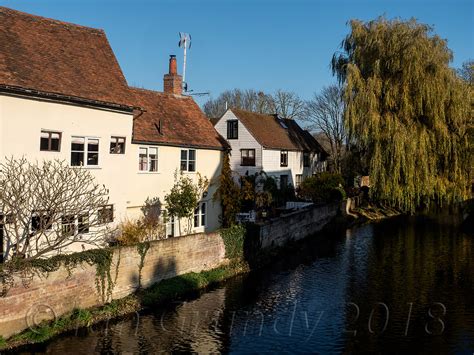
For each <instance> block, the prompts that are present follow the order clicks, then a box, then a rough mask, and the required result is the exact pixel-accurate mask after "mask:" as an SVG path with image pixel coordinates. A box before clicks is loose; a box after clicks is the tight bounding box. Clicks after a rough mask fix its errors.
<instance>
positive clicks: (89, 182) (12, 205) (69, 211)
mask: <svg viewBox="0 0 474 355" xmlns="http://www.w3.org/2000/svg"><path fill="white" fill-rule="evenodd" d="M108 202H109V198H108V190H107V189H106V188H105V186H103V185H99V184H97V182H96V181H95V179H94V177H93V176H92V174H91V173H90V172H89V171H88V170H87V169H84V168H82V167H74V168H73V167H70V166H69V165H68V164H67V163H66V162H64V161H58V160H53V161H44V162H42V163H38V162H34V163H32V162H29V161H28V160H26V159H25V158H21V159H19V160H15V159H13V158H9V159H6V161H5V162H3V163H1V164H0V213H1V214H2V215H3V216H4V238H5V240H6V248H5V249H6V254H5V257H6V258H11V257H21V258H30V259H34V258H40V257H44V256H47V254H54V253H60V252H61V251H64V249H65V248H67V247H69V246H71V245H72V244H74V243H81V244H85V245H93V246H101V245H104V244H105V237H106V236H108V235H109V234H110V233H112V229H111V228H110V226H109V225H108V222H110V219H111V217H112V216H111V214H112V215H113V211H112V208H113V207H112V206H108V207H107V208H105V206H107V205H108Z"/></svg>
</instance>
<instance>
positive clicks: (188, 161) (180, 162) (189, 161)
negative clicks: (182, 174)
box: [179, 149, 197, 173]
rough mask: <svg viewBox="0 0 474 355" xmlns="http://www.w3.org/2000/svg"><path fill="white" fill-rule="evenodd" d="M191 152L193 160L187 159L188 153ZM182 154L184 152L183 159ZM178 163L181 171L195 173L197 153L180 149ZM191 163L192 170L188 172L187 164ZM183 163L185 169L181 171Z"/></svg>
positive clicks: (194, 150)
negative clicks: (192, 164) (192, 163)
mask: <svg viewBox="0 0 474 355" xmlns="http://www.w3.org/2000/svg"><path fill="white" fill-rule="evenodd" d="M191 151H193V152H194V159H193V160H191V159H190V158H189V156H190V154H189V153H190V152H191ZM183 152H186V158H185V159H183ZM179 159H180V161H179V168H180V170H181V171H187V172H189V173H195V172H196V170H197V169H196V160H197V151H196V149H181V152H180V157H179ZM191 162H194V170H190V169H189V164H190V163H191ZM183 163H184V164H185V168H184V169H183Z"/></svg>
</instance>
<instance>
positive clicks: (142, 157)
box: [138, 148, 148, 171]
mask: <svg viewBox="0 0 474 355" xmlns="http://www.w3.org/2000/svg"><path fill="white" fill-rule="evenodd" d="M138 151H139V157H138V169H139V170H140V171H147V170H148V159H147V156H148V149H147V148H140V149H139V150H138Z"/></svg>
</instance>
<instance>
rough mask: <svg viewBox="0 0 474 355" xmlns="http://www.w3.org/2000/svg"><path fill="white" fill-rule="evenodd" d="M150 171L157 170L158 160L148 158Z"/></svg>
mask: <svg viewBox="0 0 474 355" xmlns="http://www.w3.org/2000/svg"><path fill="white" fill-rule="evenodd" d="M150 171H158V160H156V159H150Z"/></svg>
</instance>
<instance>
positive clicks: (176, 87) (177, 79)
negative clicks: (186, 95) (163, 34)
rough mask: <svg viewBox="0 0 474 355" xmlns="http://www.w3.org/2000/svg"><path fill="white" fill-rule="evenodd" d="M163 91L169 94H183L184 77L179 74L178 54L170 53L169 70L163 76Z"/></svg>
mask: <svg viewBox="0 0 474 355" xmlns="http://www.w3.org/2000/svg"><path fill="white" fill-rule="evenodd" d="M163 91H164V92H166V93H168V94H175V95H181V94H182V92H183V78H182V76H181V75H179V74H178V66H177V64H176V56H175V55H174V54H172V55H170V63H169V71H168V74H165V75H164V77H163Z"/></svg>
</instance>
